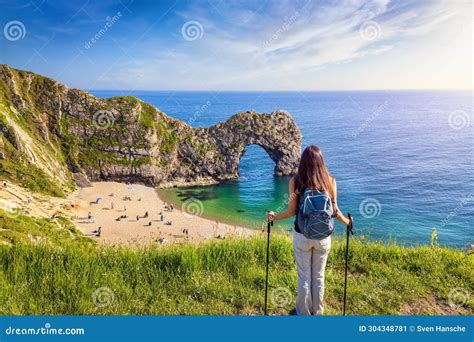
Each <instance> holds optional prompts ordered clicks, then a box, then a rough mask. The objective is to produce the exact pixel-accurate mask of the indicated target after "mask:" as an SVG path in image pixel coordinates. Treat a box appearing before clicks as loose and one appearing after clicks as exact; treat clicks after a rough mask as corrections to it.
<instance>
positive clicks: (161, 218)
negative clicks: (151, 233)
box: [160, 213, 165, 222]
mask: <svg viewBox="0 0 474 342" xmlns="http://www.w3.org/2000/svg"><path fill="white" fill-rule="evenodd" d="M164 219H165V216H164V215H163V214H162V213H160V221H161V222H163V220H164Z"/></svg>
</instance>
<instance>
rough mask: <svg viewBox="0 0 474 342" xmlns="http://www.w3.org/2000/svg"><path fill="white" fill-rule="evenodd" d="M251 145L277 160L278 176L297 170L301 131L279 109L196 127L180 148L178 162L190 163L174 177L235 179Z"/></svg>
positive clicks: (194, 180)
mask: <svg viewBox="0 0 474 342" xmlns="http://www.w3.org/2000/svg"><path fill="white" fill-rule="evenodd" d="M249 145H258V146H260V147H262V148H263V149H264V150H265V151H266V152H267V154H268V156H269V157H270V158H271V159H272V160H273V161H274V162H275V168H274V173H275V175H276V176H286V175H291V174H293V173H295V172H296V169H297V166H298V161H299V158H300V153H301V131H300V129H299V128H298V126H297V125H296V123H295V122H294V120H293V118H292V117H291V115H290V114H289V113H288V112H286V111H283V110H277V111H275V112H273V113H271V114H258V113H256V112H243V113H238V114H236V115H234V116H232V117H231V118H229V119H228V120H227V121H225V122H221V123H219V124H217V125H214V126H211V127H209V128H205V129H194V130H193V139H192V140H191V141H190V142H189V143H188V144H186V143H184V144H182V146H181V148H180V151H178V162H179V161H182V160H186V161H188V163H187V164H186V163H185V164H186V167H184V168H178V169H176V170H175V172H174V174H173V178H175V180H178V179H180V180H181V181H178V183H182V182H184V183H205V182H206V178H207V180H208V181H209V182H210V183H212V182H219V181H224V180H232V179H236V178H237V177H238V169H239V163H240V160H241V158H242V156H243V154H244V151H245V148H246V147H247V146H249ZM189 161H192V163H191V165H189ZM178 164H179V163H178Z"/></svg>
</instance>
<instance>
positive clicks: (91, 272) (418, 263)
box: [0, 212, 474, 315]
mask: <svg viewBox="0 0 474 342" xmlns="http://www.w3.org/2000/svg"><path fill="white" fill-rule="evenodd" d="M0 214H1V215H0V227H1V231H0V241H7V242H9V244H8V245H2V246H1V247H0V264H1V267H0V314H15V315H20V314H21V315H25V314H33V315H38V314H42V315H59V314H65V315H72V314H79V315H82V314H99V315H105V314H138V315H142V314H158V315H165V314H170V315H175V314H261V313H262V305H263V290H264V285H265V248H266V243H265V238H264V237H262V236H258V237H255V238H252V239H250V240H248V239H238V238H236V239H228V240H224V241H219V242H212V243H207V244H203V245H200V246H194V245H189V244H183V245H176V246H168V247H165V248H161V249H159V248H155V247H150V248H147V249H139V248H125V247H112V246H111V247H99V246H96V245H95V244H94V243H93V242H91V240H89V239H87V238H84V237H81V236H80V234H78V233H77V231H75V229H74V228H73V227H72V225H71V224H70V223H68V221H67V220H65V219H60V220H59V221H57V222H51V221H50V220H48V219H33V218H30V217H24V216H17V217H14V216H9V215H5V213H3V212H2V213H0ZM4 229H7V230H4ZM67 231H69V232H67ZM28 234H30V235H34V236H45V237H47V239H46V240H44V241H43V242H41V243H36V244H32V243H30V242H28V241H30V238H29V237H28ZM473 257H474V255H473V254H471V255H469V254H467V253H464V252H462V251H457V250H452V249H447V248H440V247H436V248H432V247H427V246H426V247H412V248H406V247H401V246H397V245H394V244H393V245H386V244H382V243H369V242H364V241H360V240H354V241H353V242H352V245H351V253H350V276H349V286H348V308H349V313H350V314H401V313H407V312H406V311H404V310H406V308H409V307H412V306H413V307H415V308H417V309H416V312H415V313H416V314H439V313H450V314H452V313H460V314H472V313H473V308H474V305H473V301H472V299H471V300H470V301H468V302H466V303H464V305H463V306H462V307H459V308H450V307H449V306H448V294H449V291H450V290H451V289H453V288H463V289H466V290H467V291H469V292H470V293H472V290H473V278H472V277H473V273H472V272H473V271H472V270H473V266H474V261H473ZM343 271H344V243H343V241H340V240H338V239H334V240H333V247H332V250H331V253H330V257H329V260H328V266H327V271H326V313H327V314H340V312H341V309H342V293H343V292H342V291H343V280H344V278H343V274H344V273H343ZM101 288H107V289H105V290H104V289H102V290H99V292H101V291H102V294H103V297H99V298H101V299H99V301H98V303H102V304H108V305H105V306H97V305H96V304H95V303H94V300H93V294H94V292H95V291H96V290H97V289H101ZM278 288H284V289H285V291H289V293H290V294H291V298H289V297H288V298H287V303H285V305H284V306H283V307H277V306H275V303H272V301H271V300H270V301H269V305H270V312H271V313H274V314H288V313H289V312H290V311H291V309H292V308H293V305H294V299H295V295H296V271H295V266H294V260H293V253H292V245H291V240H290V238H289V237H288V236H284V235H279V236H277V235H275V236H273V237H272V243H271V265H270V294H271V293H272V291H276V290H275V289H278ZM111 294H113V300H112V299H111V298H112V295H111ZM270 297H271V296H270ZM101 300H102V301H101Z"/></svg>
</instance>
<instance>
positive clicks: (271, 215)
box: [267, 211, 276, 222]
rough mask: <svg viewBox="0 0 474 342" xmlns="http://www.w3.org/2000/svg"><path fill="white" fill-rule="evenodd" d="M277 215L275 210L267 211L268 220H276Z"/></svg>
mask: <svg viewBox="0 0 474 342" xmlns="http://www.w3.org/2000/svg"><path fill="white" fill-rule="evenodd" d="M275 216H276V215H275V213H274V212H273V211H267V220H268V221H270V222H271V221H273V220H275Z"/></svg>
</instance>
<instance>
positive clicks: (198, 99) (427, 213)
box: [91, 90, 474, 247]
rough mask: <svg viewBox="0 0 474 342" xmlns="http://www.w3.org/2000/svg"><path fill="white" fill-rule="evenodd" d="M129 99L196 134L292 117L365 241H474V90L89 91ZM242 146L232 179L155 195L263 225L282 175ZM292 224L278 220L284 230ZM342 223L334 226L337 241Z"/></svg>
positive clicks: (278, 197)
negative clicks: (278, 115) (233, 120)
mask: <svg viewBox="0 0 474 342" xmlns="http://www.w3.org/2000/svg"><path fill="white" fill-rule="evenodd" d="M91 93H92V94H94V95H96V96H99V97H111V96H118V95H122V96H123V95H132V96H136V97H138V98H140V99H142V100H143V101H146V102H148V103H151V104H153V105H154V106H156V107H157V108H159V109H160V110H161V111H163V112H165V113H166V114H168V115H170V116H172V117H175V118H178V119H180V120H183V121H185V122H187V123H189V124H190V125H191V126H193V127H207V126H209V125H213V124H215V123H217V122H219V121H225V120H226V119H227V118H229V117H230V116H231V115H233V114H235V113H237V112H241V111H247V110H256V111H257V112H267V113H270V112H272V111H274V110H276V109H284V110H287V111H289V112H290V113H291V115H292V116H293V118H294V119H295V121H296V123H297V124H298V125H299V127H300V128H301V131H302V134H303V148H304V147H305V146H307V145H309V144H316V145H318V146H320V147H321V149H322V150H323V153H324V156H325V160H326V164H327V167H328V169H329V171H330V173H331V174H332V175H333V176H335V177H336V179H337V183H338V198H339V199H338V203H339V207H340V209H341V210H342V211H343V212H344V213H347V212H350V213H351V214H352V215H353V217H354V219H355V232H356V234H357V235H359V236H364V237H366V238H368V239H371V240H382V241H386V242H391V241H395V242H397V243H402V244H407V245H413V244H429V243H430V241H431V237H432V229H433V228H435V229H436V231H437V241H438V243H439V244H440V245H446V246H451V247H463V246H465V245H467V244H473V243H474V228H473V223H474V220H473V219H474V207H473V203H474V122H473V114H472V109H473V93H471V92H455V91H319V92H184V91H105V90H104V91H98V90H94V91H91ZM273 167H274V164H273V161H272V160H271V159H270V158H269V157H268V155H267V154H266V152H265V151H264V150H263V149H262V148H261V147H260V146H248V147H247V148H246V151H245V154H244V156H243V157H242V159H241V163H240V167H239V174H240V178H239V179H238V180H237V181H236V182H230V183H226V184H222V185H218V186H209V187H197V188H191V189H177V188H173V189H168V190H164V191H160V193H161V195H162V196H164V197H165V198H166V199H167V200H168V201H171V202H173V203H175V204H176V206H177V207H179V206H180V205H181V202H182V201H183V200H184V199H186V198H188V197H189V196H193V195H196V197H198V198H201V199H202V204H203V210H202V215H203V216H204V217H209V218H212V219H216V220H219V221H226V222H230V223H233V224H238V225H244V226H248V227H254V228H260V227H261V225H262V223H264V219H265V212H266V211H267V210H276V209H277V208H282V207H284V206H285V203H286V200H287V197H288V178H285V177H283V178H275V177H274V175H273ZM292 225H293V222H292V220H286V221H282V222H278V224H277V225H276V228H277V229H282V230H287V229H288V230H289V229H291V228H292ZM343 232H344V226H343V225H342V224H340V223H338V224H337V225H336V233H337V234H343Z"/></svg>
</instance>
